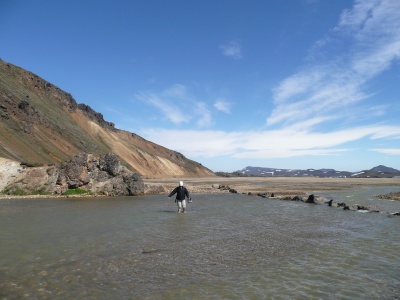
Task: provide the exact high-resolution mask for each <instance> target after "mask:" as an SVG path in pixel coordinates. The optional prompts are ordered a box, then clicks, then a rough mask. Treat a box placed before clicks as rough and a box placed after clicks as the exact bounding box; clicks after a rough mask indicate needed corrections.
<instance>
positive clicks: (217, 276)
mask: <svg viewBox="0 0 400 300" xmlns="http://www.w3.org/2000/svg"><path fill="white" fill-rule="evenodd" d="M398 189H399V188H398V187H397V188H395V187H379V188H362V189H357V190H349V191H342V192H338V193H331V194H329V195H328V194H327V195H324V196H326V197H327V198H328V199H330V198H333V199H335V200H337V201H338V202H346V203H348V204H351V203H353V204H354V203H358V204H363V205H379V206H380V207H381V209H382V210H383V211H389V212H395V211H400V202H399V201H397V202H396V201H387V200H378V199H376V198H374V195H376V194H380V193H386V192H390V191H396V190H397V191H398ZM193 200H194V202H193V203H192V204H189V206H188V213H186V214H178V213H177V212H176V207H175V204H174V202H173V200H172V199H171V198H167V197H166V196H165V195H158V196H143V197H119V198H95V199H88V198H85V199H79V198H68V199H38V200H2V201H1V202H0V299H400V259H399V255H400V240H399V229H400V217H397V216H391V215H389V214H386V213H361V212H351V211H344V210H342V209H337V208H330V207H327V206H326V205H314V204H305V203H299V202H291V201H283V200H272V199H264V198H261V197H252V196H246V195H238V194H222V195H221V194H218V195H215V194H212V195H206V194H199V195H195V194H194V195H193Z"/></svg>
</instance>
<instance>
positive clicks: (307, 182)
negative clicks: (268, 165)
mask: <svg viewBox="0 0 400 300" xmlns="http://www.w3.org/2000/svg"><path fill="white" fill-rule="evenodd" d="M179 180H182V181H183V182H184V185H185V186H186V187H187V188H188V189H189V191H190V192H191V193H221V192H223V191H220V190H218V189H216V188H213V184H219V185H228V186H229V187H231V188H233V189H235V190H237V191H238V193H248V192H252V193H260V192H270V193H274V194H275V195H277V196H279V195H309V194H318V193H321V192H329V191H338V190H346V189H352V188H358V187H363V186H385V185H386V186H399V191H400V178H318V177H300V178H299V177H233V178H226V177H204V178H166V179H144V182H145V184H146V185H147V186H151V185H161V186H164V187H165V188H166V189H167V190H172V189H173V188H174V187H176V186H177V185H178V182H179ZM224 192H227V191H224Z"/></svg>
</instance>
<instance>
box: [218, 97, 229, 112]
mask: <svg viewBox="0 0 400 300" xmlns="http://www.w3.org/2000/svg"><path fill="white" fill-rule="evenodd" d="M214 107H215V108H216V109H217V110H219V111H222V112H224V113H226V114H229V113H231V104H230V103H229V102H227V101H224V100H223V99H218V100H217V101H216V102H215V103H214Z"/></svg>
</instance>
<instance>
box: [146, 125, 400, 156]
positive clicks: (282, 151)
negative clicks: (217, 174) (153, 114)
mask: <svg viewBox="0 0 400 300" xmlns="http://www.w3.org/2000/svg"><path fill="white" fill-rule="evenodd" d="M143 134H144V135H145V136H146V138H148V139H150V140H152V141H156V142H157V143H160V144H161V145H164V146H166V147H167V148H171V149H175V150H178V151H181V152H184V153H185V154H186V155H190V156H191V157H216V156H222V155H228V154H229V155H232V156H233V157H236V158H252V159H254V158H278V157H293V156H303V155H328V154H329V155H332V154H338V155H339V154H341V153H343V152H346V151H351V149H347V148H336V147H342V146H343V145H344V144H346V143H349V142H353V141H357V140H360V139H363V138H368V137H369V138H370V139H382V138H388V139H389V138H390V139H396V138H397V139H398V138H400V127H395V126H378V125H377V126H372V125H371V126H363V127H356V128H352V129H343V130H336V131H332V132H328V133H313V132H309V131H307V130H302V131H299V130H297V128H291V127H288V128H285V129H279V130H265V131H239V132H226V131H213V130H207V131H196V130H180V131H174V130H166V129H147V130H144V131H143ZM174 135H179V136H180V137H181V138H182V140H185V141H187V143H185V144H180V145H177V144H176V143H175V141H171V139H170V137H171V136H174Z"/></svg>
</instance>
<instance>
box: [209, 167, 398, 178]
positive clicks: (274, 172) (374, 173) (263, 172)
mask: <svg viewBox="0 0 400 300" xmlns="http://www.w3.org/2000/svg"><path fill="white" fill-rule="evenodd" d="M216 174H217V175H220V176H271V177H273V176H280V177H337V178H347V177H353V178H368V177H375V178H376V177H378V178H379V177H382V178H383V177H384V178H389V177H394V176H400V170H396V169H394V168H390V167H386V166H384V165H379V166H376V167H373V168H371V169H369V170H362V171H359V172H350V171H337V170H335V169H311V168H310V169H279V168H267V167H252V166H247V167H245V168H243V169H241V170H238V171H235V172H232V173H223V172H216Z"/></svg>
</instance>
